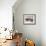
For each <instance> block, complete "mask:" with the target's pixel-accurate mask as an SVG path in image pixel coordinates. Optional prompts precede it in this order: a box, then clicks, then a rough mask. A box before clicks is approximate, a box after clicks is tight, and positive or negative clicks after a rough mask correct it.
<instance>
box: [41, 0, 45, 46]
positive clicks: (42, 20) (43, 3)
mask: <svg viewBox="0 0 46 46" xmlns="http://www.w3.org/2000/svg"><path fill="white" fill-rule="evenodd" d="M41 38H42V46H46V0H42V1H41Z"/></svg>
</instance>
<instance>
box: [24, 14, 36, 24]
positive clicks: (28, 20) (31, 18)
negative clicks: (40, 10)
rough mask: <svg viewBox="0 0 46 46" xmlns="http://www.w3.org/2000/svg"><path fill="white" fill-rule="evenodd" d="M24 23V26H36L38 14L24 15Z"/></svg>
mask: <svg viewBox="0 0 46 46" xmlns="http://www.w3.org/2000/svg"><path fill="white" fill-rule="evenodd" d="M23 21H24V24H27V25H29V24H31V25H34V24H36V14H24V16H23Z"/></svg>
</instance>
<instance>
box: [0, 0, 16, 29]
mask: <svg viewBox="0 0 46 46" xmlns="http://www.w3.org/2000/svg"><path fill="white" fill-rule="evenodd" d="M15 2H16V0H0V27H7V28H9V29H11V28H12V6H13V5H14V3H15Z"/></svg>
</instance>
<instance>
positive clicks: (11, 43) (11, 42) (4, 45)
mask: <svg viewBox="0 0 46 46" xmlns="http://www.w3.org/2000/svg"><path fill="white" fill-rule="evenodd" d="M0 46H16V45H15V39H13V40H6V42H4V43H2V44H1V45H0Z"/></svg>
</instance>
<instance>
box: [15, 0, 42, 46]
mask: <svg viewBox="0 0 46 46" xmlns="http://www.w3.org/2000/svg"><path fill="white" fill-rule="evenodd" d="M14 6H15V5H14ZM14 10H15V8H14ZM40 11H41V1H40V0H23V2H22V3H21V5H19V6H18V7H17V9H16V10H15V12H14V16H15V28H16V29H17V30H18V31H19V32H22V33H23V35H24V37H25V38H26V37H27V38H28V39H32V40H34V41H35V43H36V46H41V26H40V18H41V15H40ZM23 14H36V25H24V24H23Z"/></svg>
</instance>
